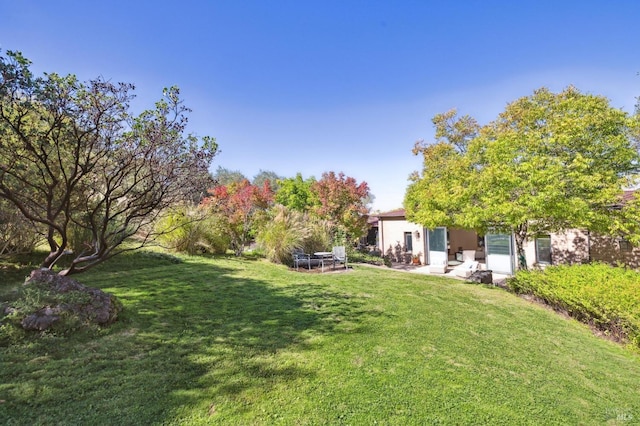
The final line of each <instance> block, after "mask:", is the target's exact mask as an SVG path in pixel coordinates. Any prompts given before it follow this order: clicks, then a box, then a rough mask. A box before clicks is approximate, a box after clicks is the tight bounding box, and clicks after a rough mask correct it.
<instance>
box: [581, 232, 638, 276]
mask: <svg viewBox="0 0 640 426" xmlns="http://www.w3.org/2000/svg"><path fill="white" fill-rule="evenodd" d="M591 259H592V260H597V261H600V262H605V263H610V264H612V265H617V264H620V263H622V264H624V265H626V266H628V267H630V268H633V269H639V268H640V247H633V246H631V245H628V244H626V243H625V242H624V241H621V240H620V239H619V238H614V237H605V236H601V235H592V236H591Z"/></svg>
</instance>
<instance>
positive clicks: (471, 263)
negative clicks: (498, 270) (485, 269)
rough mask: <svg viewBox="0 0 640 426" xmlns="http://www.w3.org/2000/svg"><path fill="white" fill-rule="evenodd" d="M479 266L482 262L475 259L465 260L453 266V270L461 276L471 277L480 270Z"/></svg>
mask: <svg viewBox="0 0 640 426" xmlns="http://www.w3.org/2000/svg"><path fill="white" fill-rule="evenodd" d="M474 253H475V250H474ZM479 266H480V264H479V263H478V262H476V261H475V260H465V261H464V262H462V263H461V264H460V265H458V266H456V267H455V268H453V272H454V273H455V274H456V276H458V277H460V278H469V277H470V276H471V274H473V273H474V272H475V271H477V270H478V267H479Z"/></svg>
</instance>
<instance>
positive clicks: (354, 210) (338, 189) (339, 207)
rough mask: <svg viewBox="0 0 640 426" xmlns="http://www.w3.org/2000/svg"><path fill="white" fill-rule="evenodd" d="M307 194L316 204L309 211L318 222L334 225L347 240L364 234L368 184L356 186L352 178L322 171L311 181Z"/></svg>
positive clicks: (367, 210) (368, 195) (369, 197)
mask: <svg viewBox="0 0 640 426" xmlns="http://www.w3.org/2000/svg"><path fill="white" fill-rule="evenodd" d="M311 191H312V192H313V193H314V196H315V197H317V200H318V204H316V205H315V206H314V207H313V212H314V213H315V214H317V215H318V217H320V218H321V219H325V220H328V221H329V222H331V223H332V224H334V225H336V228H337V229H338V230H342V231H344V232H345V233H346V237H347V239H349V240H355V239H357V238H359V237H361V236H363V235H365V234H366V232H367V217H368V214H369V207H368V205H367V204H368V201H369V200H370V199H371V196H370V194H369V185H368V184H367V183H366V182H360V183H358V182H357V181H356V179H355V178H353V177H350V176H346V175H345V174H344V173H339V174H336V173H335V172H325V173H323V174H322V178H320V180H318V181H317V182H314V183H313V184H312V186H311Z"/></svg>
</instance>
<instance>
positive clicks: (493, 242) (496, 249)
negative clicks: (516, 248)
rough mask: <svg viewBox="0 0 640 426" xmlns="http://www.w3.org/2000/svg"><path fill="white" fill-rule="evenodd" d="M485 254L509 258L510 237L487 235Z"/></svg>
mask: <svg viewBox="0 0 640 426" xmlns="http://www.w3.org/2000/svg"><path fill="white" fill-rule="evenodd" d="M487 254H488V255H494V254H499V255H506V256H511V235H506V234H489V235H487Z"/></svg>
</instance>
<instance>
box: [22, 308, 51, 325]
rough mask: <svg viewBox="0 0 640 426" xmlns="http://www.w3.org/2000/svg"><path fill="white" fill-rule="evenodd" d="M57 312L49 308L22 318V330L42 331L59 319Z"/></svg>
mask: <svg viewBox="0 0 640 426" xmlns="http://www.w3.org/2000/svg"><path fill="white" fill-rule="evenodd" d="M57 312H59V310H57V309H52V308H50V307H49V306H47V307H45V308H42V309H40V310H39V311H38V312H36V313H33V314H31V315H27V316H26V317H24V318H23V320H22V322H21V324H22V328H24V329H25V330H39V331H44V330H46V329H48V328H49V327H51V326H52V325H53V324H55V323H56V322H57V321H58V320H59V319H60V315H57Z"/></svg>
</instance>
